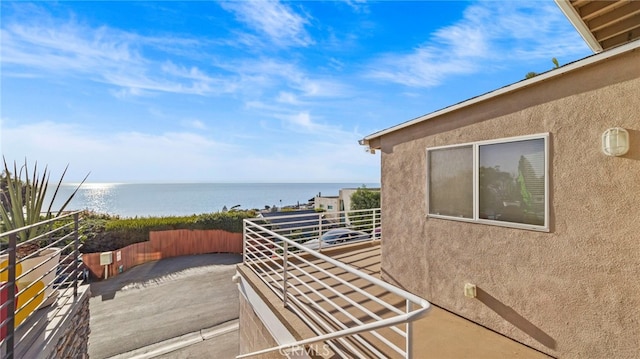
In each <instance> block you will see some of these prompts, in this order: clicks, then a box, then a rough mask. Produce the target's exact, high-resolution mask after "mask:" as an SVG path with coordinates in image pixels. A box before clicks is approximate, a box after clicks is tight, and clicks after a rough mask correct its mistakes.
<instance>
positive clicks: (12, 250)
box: [6, 233, 18, 359]
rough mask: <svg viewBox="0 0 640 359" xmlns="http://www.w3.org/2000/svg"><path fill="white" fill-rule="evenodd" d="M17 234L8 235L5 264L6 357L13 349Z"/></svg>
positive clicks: (8, 358)
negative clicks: (6, 305)
mask: <svg viewBox="0 0 640 359" xmlns="http://www.w3.org/2000/svg"><path fill="white" fill-rule="evenodd" d="M17 237H18V235H17V234H16V233H13V234H10V235H9V248H8V249H7V251H8V252H9V253H8V254H9V265H8V266H7V268H8V272H9V273H7V277H8V278H7V279H8V282H7V284H6V285H7V302H8V304H9V305H8V307H7V324H6V326H7V328H6V329H7V355H6V358H7V359H13V351H14V349H15V348H14V344H15V338H14V335H15V320H16V247H17V243H18V238H17Z"/></svg>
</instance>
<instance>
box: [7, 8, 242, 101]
mask: <svg viewBox="0 0 640 359" xmlns="http://www.w3.org/2000/svg"><path fill="white" fill-rule="evenodd" d="M20 20H21V21H18V20H15V21H11V20H9V21H6V20H5V23H6V24H5V26H4V27H3V29H2V30H0V31H1V34H0V36H1V37H2V49H1V51H2V64H3V67H4V68H3V71H4V74H3V76H12V73H15V74H17V75H18V74H20V75H21V76H25V74H28V75H29V76H32V77H35V76H40V77H62V76H73V77H77V78H82V79H90V80H92V81H96V82H102V83H106V84H109V85H113V86H117V87H119V88H120V89H117V90H114V91H113V94H114V96H116V97H119V98H122V97H127V96H136V95H143V94H145V91H154V92H168V93H178V94H195V95H211V94H220V93H228V92H233V91H234V90H235V89H236V84H235V80H234V79H225V78H216V77H213V76H211V75H207V74H206V73H205V72H204V71H203V70H202V69H200V68H198V67H196V66H184V65H179V64H174V63H172V62H163V63H160V62H157V61H154V60H152V59H151V58H149V57H145V55H144V53H145V50H147V49H153V50H154V51H165V52H167V51H168V52H172V53H173V52H184V51H185V50H183V48H184V47H187V46H194V45H195V44H196V41H195V40H193V39H177V38H174V37H167V38H152V37H144V36H139V35H137V34H133V33H128V32H124V31H120V30H117V29H112V28H108V27H104V26H103V27H100V28H95V29H94V28H90V27H87V26H84V25H81V24H77V23H75V22H74V21H67V22H61V21H54V20H52V19H51V18H49V17H41V18H35V19H29V20H24V19H20ZM173 50H175V51H173Z"/></svg>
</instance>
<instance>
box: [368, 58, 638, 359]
mask: <svg viewBox="0 0 640 359" xmlns="http://www.w3.org/2000/svg"><path fill="white" fill-rule="evenodd" d="M610 127H623V128H625V129H627V130H628V131H629V133H630V142H631V150H630V151H629V152H628V153H627V154H626V155H624V156H621V157H609V156H606V155H604V154H603V153H602V152H601V145H600V141H601V135H602V133H603V132H604V131H605V130H606V129H607V128H610ZM538 133H549V158H550V166H549V168H550V173H549V179H550V182H549V184H550V185H549V191H550V193H549V194H550V198H549V199H550V205H549V208H550V212H549V213H550V217H549V218H550V230H549V232H542V231H531V230H524V229H514V228H506V227H500V226H493V225H486V224H477V223H465V222H459V221H451V220H445V219H437V218H428V217H427V210H426V192H425V190H426V181H427V179H426V151H425V150H426V148H428V147H435V146H443V145H453V144H461V143H468V142H474V141H483V140H494V139H500V138H506V137H512V136H523V135H532V134H538ZM378 141H379V142H378V143H379V146H380V149H381V151H382V208H383V213H384V216H383V223H382V224H383V225H382V238H383V241H382V272H383V278H384V279H386V280H388V281H390V282H392V283H394V284H397V285H399V286H401V287H403V288H406V289H407V290H409V291H411V292H414V293H416V294H418V295H420V296H422V297H424V298H426V299H428V300H430V301H432V302H433V303H434V304H436V305H438V306H441V307H443V308H445V309H447V310H449V311H452V312H454V313H457V314H459V315H461V316H463V317H466V318H468V319H470V320H472V321H474V322H477V323H479V324H481V325H484V326H486V327H488V328H491V329H493V330H495V331H497V332H499V333H502V334H504V335H506V336H508V337H511V338H513V339H515V340H517V341H520V342H522V343H524V344H527V345H529V346H531V347H534V348H536V349H538V350H540V351H543V352H545V353H547V354H550V355H553V356H557V357H562V358H637V357H638V356H639V355H640V314H639V313H640V312H639V311H640V52H639V51H637V50H636V51H630V52H627V53H624V54H621V55H617V56H615V57H613V58H609V59H606V60H604V61H600V62H597V63H593V64H590V65H587V66H584V67H581V68H577V69H575V70H572V71H570V72H565V73H563V74H561V75H560V76H555V77H552V78H549V79H547V80H546V81H542V82H540V81H539V82H536V83H533V84H532V85H531V86H528V87H524V88H521V89H520V90H517V91H515V92H511V93H506V94H502V95H499V96H495V97H493V98H491V99H489V100H487V101H483V102H480V103H477V104H473V105H470V106H467V107H463V108H462V109H459V110H456V111H451V112H448V113H446V114H443V115H441V116H439V117H435V118H432V119H430V120H428V121H424V122H422V123H420V124H416V125H413V126H410V127H406V128H404V129H400V130H398V131H395V132H391V133H388V134H384V135H382V137H380V138H379V139H378ZM467 282H468V283H473V284H476V285H477V288H478V296H477V298H475V299H469V298H466V297H465V296H464V295H463V287H464V284H465V283H467ZM416 335H418V336H419V335H429V333H416Z"/></svg>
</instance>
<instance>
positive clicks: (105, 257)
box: [100, 252, 113, 279]
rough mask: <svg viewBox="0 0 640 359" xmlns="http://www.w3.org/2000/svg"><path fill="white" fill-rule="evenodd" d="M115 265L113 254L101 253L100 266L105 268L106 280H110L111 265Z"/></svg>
mask: <svg viewBox="0 0 640 359" xmlns="http://www.w3.org/2000/svg"><path fill="white" fill-rule="evenodd" d="M111 263H113V252H102V253H100V265H101V266H104V279H107V278H109V265H110V264H111Z"/></svg>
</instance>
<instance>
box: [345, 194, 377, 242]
mask: <svg viewBox="0 0 640 359" xmlns="http://www.w3.org/2000/svg"><path fill="white" fill-rule="evenodd" d="M374 208H380V191H372V190H370V189H368V188H367V187H366V186H364V185H363V186H362V187H358V189H357V190H356V191H355V192H353V194H352V195H351V210H352V211H358V210H365V209H374ZM372 215H373V211H371V212H369V211H364V212H350V213H349V221H350V222H351V225H352V226H353V228H354V229H358V230H361V231H367V232H369V231H372V230H373V229H374V228H373V227H374V225H373V216H372Z"/></svg>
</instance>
